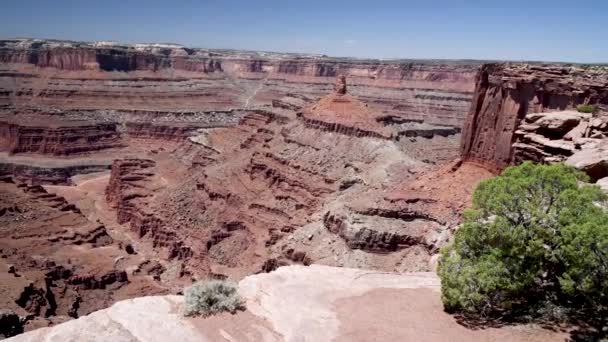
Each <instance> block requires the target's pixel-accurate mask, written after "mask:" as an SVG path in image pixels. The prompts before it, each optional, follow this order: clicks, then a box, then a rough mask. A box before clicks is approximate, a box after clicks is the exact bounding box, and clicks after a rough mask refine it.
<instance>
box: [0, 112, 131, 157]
mask: <svg viewBox="0 0 608 342" xmlns="http://www.w3.org/2000/svg"><path fill="white" fill-rule="evenodd" d="M17 120H18V122H19V123H16V122H7V121H0V151H7V152H9V153H23V152H29V153H41V154H53V155H71V154H79V153H84V152H91V151H98V150H102V149H108V148H114V147H120V146H123V143H122V142H121V141H120V137H119V135H118V132H117V131H116V124H113V123H97V124H90V123H85V122H66V121H62V122H57V121H55V122H53V121H51V122H44V121H42V120H41V119H40V118H35V119H34V120H32V119H31V118H27V119H24V118H18V119H17ZM26 120H27V121H26Z"/></svg>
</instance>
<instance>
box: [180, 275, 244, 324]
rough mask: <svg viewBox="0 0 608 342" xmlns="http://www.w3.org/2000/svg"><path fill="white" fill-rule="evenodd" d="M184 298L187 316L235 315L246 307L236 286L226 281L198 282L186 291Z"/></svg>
mask: <svg viewBox="0 0 608 342" xmlns="http://www.w3.org/2000/svg"><path fill="white" fill-rule="evenodd" d="M184 296H185V307H184V315H185V316H196V315H202V316H210V315H215V314H217V313H220V312H226V311H227V312H231V313H234V312H236V311H237V310H241V309H243V308H244V305H245V302H244V301H243V299H242V298H241V297H240V296H239V294H238V289H237V287H236V285H235V284H233V283H230V282H227V281H224V280H210V281H201V282H197V283H195V284H193V285H192V286H190V287H188V288H187V289H186V290H185V291H184Z"/></svg>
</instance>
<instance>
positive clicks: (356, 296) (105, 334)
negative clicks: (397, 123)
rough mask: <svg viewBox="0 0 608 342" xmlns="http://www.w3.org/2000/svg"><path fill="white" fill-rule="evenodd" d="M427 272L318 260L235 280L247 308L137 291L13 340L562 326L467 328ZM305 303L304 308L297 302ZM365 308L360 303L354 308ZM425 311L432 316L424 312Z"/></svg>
mask: <svg viewBox="0 0 608 342" xmlns="http://www.w3.org/2000/svg"><path fill="white" fill-rule="evenodd" d="M438 290H439V279H438V278H437V276H436V275H434V274H432V273H408V274H390V273H377V272H370V271H363V270H355V269H348V268H333V267H326V266H317V265H314V266H310V267H301V266H300V267H298V266H290V267H282V268H280V269H278V270H277V271H275V272H272V273H268V274H260V275H253V276H249V277H247V278H245V279H243V280H242V281H241V282H240V283H239V292H240V293H241V294H242V295H243V296H244V297H245V299H246V300H247V304H246V306H247V311H245V312H239V313H237V314H235V315H231V314H222V315H218V316H214V317H210V318H200V317H198V318H184V317H183V316H181V315H180V308H181V306H182V305H183V301H184V300H183V297H181V296H156V297H143V298H136V299H132V300H127V301H122V302H118V303H116V304H114V305H113V306H111V307H110V308H108V309H105V310H101V311H99V312H95V313H93V314H90V315H88V316H85V317H82V318H79V319H77V320H74V321H71V322H67V323H63V324H60V325H57V326H55V327H52V328H45V329H39V330H36V331H33V332H29V333H26V334H23V335H20V336H17V337H15V338H13V339H12V340H11V341H14V342H26V341H36V342H38V341H50V340H62V341H67V340H73V339H78V340H95V341H102V340H103V341H106V340H112V341H142V342H143V341H167V340H176V341H186V342H187V341H224V340H226V341H265V342H278V341H300V340H302V338H303V337H306V339H310V340H313V341H353V340H357V341H369V340H375V339H379V340H383V341H406V340H417V341H441V340H444V339H445V337H446V336H450V341H472V340H501V341H518V340H526V341H548V340H559V339H565V338H566V337H567V334H565V333H562V332H558V331H554V330H549V329H542V328H540V327H534V326H520V327H512V326H503V327H500V328H489V329H478V330H471V329H468V328H466V327H464V326H462V325H459V324H458V323H457V322H456V320H455V319H454V318H452V317H451V316H449V315H448V314H447V313H445V312H443V310H442V308H441V304H440V299H439V297H440V295H439V291H438ZM303 308H306V310H303ZM361 308H365V310H361ZM429 318H432V319H429Z"/></svg>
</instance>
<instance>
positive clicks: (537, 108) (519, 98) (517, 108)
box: [461, 64, 608, 170]
mask: <svg viewBox="0 0 608 342" xmlns="http://www.w3.org/2000/svg"><path fill="white" fill-rule="evenodd" d="M581 104H590V105H595V106H597V107H598V108H600V109H601V108H605V107H606V106H607V105H608V72H607V71H606V70H605V69H603V68H601V67H598V68H596V69H588V70H585V69H582V68H576V67H565V66H534V65H526V64H516V65H508V64H487V65H484V66H483V67H482V68H481V69H480V71H479V73H478V74H477V81H476V90H475V95H474V98H473V103H472V105H471V109H470V111H469V114H468V116H467V119H466V122H465V124H464V128H463V135H462V143H461V153H462V157H463V159H464V160H466V161H471V162H476V163H479V164H481V165H484V166H486V167H488V168H490V169H494V170H500V169H502V168H504V167H506V166H508V165H509V164H511V163H514V162H516V161H517V158H516V154H515V153H514V147H513V144H514V143H515V142H516V140H517V135H516V131H517V130H518V128H519V127H520V124H521V122H522V120H523V119H524V118H525V117H526V115H527V114H529V113H542V112H549V111H556V110H565V109H572V108H575V107H576V106H577V105H581ZM528 138H531V136H528ZM536 140H540V139H536ZM558 149H559V147H558Z"/></svg>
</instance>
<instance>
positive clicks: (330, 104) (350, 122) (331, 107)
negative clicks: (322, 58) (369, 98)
mask: <svg viewBox="0 0 608 342" xmlns="http://www.w3.org/2000/svg"><path fill="white" fill-rule="evenodd" d="M298 116H299V117H300V118H301V119H302V120H303V121H304V123H305V124H306V125H307V126H308V127H311V128H316V129H321V130H323V131H326V132H336V133H339V134H345V135H351V136H355V137H373V138H383V139H390V138H392V134H391V131H390V130H389V129H388V128H387V127H385V126H384V125H383V124H381V123H380V121H381V120H380V116H379V115H376V114H374V113H373V112H372V111H371V110H369V108H368V107H367V105H366V104H364V103H363V102H361V101H359V100H357V99H356V98H354V97H352V96H350V95H347V94H346V77H345V76H344V75H340V76H338V78H337V80H336V85H335V86H334V92H333V93H332V94H329V95H327V96H325V97H323V98H322V99H321V100H319V101H318V102H317V103H315V104H314V105H312V106H310V107H307V108H304V109H303V110H302V112H301V113H298Z"/></svg>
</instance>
